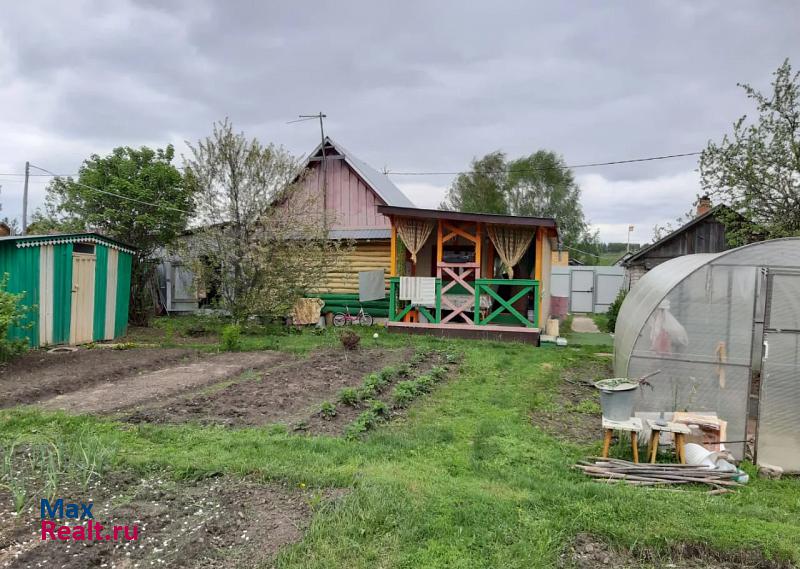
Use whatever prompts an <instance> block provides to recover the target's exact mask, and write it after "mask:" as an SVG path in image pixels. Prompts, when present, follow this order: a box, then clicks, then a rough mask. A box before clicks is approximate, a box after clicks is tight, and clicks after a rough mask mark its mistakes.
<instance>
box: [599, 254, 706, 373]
mask: <svg viewBox="0 0 800 569" xmlns="http://www.w3.org/2000/svg"><path fill="white" fill-rule="evenodd" d="M718 255H719V253H717V254H700V255H684V256H683V257H677V258H675V259H671V260H669V261H667V262H666V263H662V264H660V265H659V266H657V267H656V268H654V269H653V270H652V271H649V272H648V273H646V274H645V275H644V276H643V277H642V278H641V279H639V282H637V283H636V284H635V285H633V287H632V288H631V290H630V292H629V293H628V295H627V296H626V297H625V302H623V303H622V308H621V310H620V313H619V316H618V317H617V329H616V332H615V334H614V375H616V376H618V377H624V376H626V375H628V360H629V359H630V357H631V353H632V352H633V347H634V344H635V343H636V340H637V339H638V338H639V336H640V334H641V333H642V328H643V327H644V325H645V323H646V322H647V320H648V318H649V317H650V315H651V314H652V313H653V311H654V310H655V309H656V308H657V307H658V305H659V304H660V303H661V301H662V300H664V297H666V296H667V294H668V293H669V292H670V291H671V290H672V289H673V288H674V287H675V286H676V285H677V284H678V283H680V282H681V281H683V280H684V279H685V278H686V277H688V276H689V275H691V274H692V273H693V272H695V271H696V270H697V269H699V268H700V267H702V266H703V265H705V264H707V263H709V262H710V261H711V260H713V259H715V258H716V257H717V256H718Z"/></svg>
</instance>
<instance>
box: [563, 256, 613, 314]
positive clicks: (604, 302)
mask: <svg viewBox="0 0 800 569" xmlns="http://www.w3.org/2000/svg"><path fill="white" fill-rule="evenodd" d="M624 279H625V269H624V268H623V267H606V266H574V267H553V269H552V272H551V279H550V296H551V297H555V298H565V299H566V304H567V310H568V311H569V312H606V311H607V310H608V307H609V305H610V304H611V303H612V302H614V299H615V298H616V297H617V294H618V293H619V291H620V289H621V288H622V283H623V281H624Z"/></svg>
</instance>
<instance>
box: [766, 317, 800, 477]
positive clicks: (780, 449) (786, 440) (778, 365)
mask: <svg viewBox="0 0 800 569" xmlns="http://www.w3.org/2000/svg"><path fill="white" fill-rule="evenodd" d="M764 341H765V353H764V366H763V369H762V372H761V382H762V385H761V404H760V408H759V425H758V441H757V446H756V457H757V459H758V462H759V463H761V464H773V465H776V466H780V467H782V468H783V469H785V470H787V471H792V472H800V423H798V421H800V417H798V413H797V410H798V409H800V334H798V333H793V332H767V333H766V334H765V335H764Z"/></svg>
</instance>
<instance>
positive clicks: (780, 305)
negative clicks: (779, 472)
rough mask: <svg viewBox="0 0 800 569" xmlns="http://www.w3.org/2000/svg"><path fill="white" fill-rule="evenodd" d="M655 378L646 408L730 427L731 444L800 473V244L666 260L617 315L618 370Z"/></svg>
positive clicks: (792, 241) (642, 402) (641, 405)
mask: <svg viewBox="0 0 800 569" xmlns="http://www.w3.org/2000/svg"><path fill="white" fill-rule="evenodd" d="M655 370H661V373H659V374H657V375H656V376H654V377H652V378H651V379H649V380H648V381H649V383H650V384H651V385H652V389H650V388H647V387H643V388H642V389H640V390H639V395H638V398H639V399H638V401H637V407H636V409H637V412H643V413H647V412H651V413H660V412H665V414H666V416H667V418H669V416H670V414H671V413H672V412H676V411H689V412H696V413H708V414H715V415H716V416H717V417H719V418H720V419H722V420H724V421H726V422H727V430H726V434H725V437H724V438H725V439H726V448H728V450H730V451H732V452H733V454H734V455H736V456H737V457H739V458H741V457H742V456H743V455H744V452H745V444H752V445H753V450H754V453H755V458H756V460H757V461H758V462H759V463H761V464H771V465H776V466H781V467H783V468H784V469H786V470H788V471H800V238H788V239H776V240H772V241H764V242H761V243H754V244H751V245H746V246H743V247H739V248H737V249H732V250H729V251H725V252H723V253H716V254H699V255H685V256H682V257H678V258H675V259H672V260H670V261H667V262H665V263H662V264H661V265H659V266H657V267H656V268H654V269H653V270H651V271H650V272H648V273H647V274H646V275H645V276H644V277H643V278H642V279H641V280H640V281H639V282H638V283H636V285H635V286H634V287H633V288H632V289H631V291H630V293H629V294H628V296H627V298H626V299H625V302H624V303H623V305H622V308H621V310H620V314H619V317H618V319H617V328H616V335H615V340H614V371H615V374H616V375H617V376H618V377H640V376H643V375H645V374H647V373H649V372H652V371H655Z"/></svg>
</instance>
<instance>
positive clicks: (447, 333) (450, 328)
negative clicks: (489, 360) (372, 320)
mask: <svg viewBox="0 0 800 569" xmlns="http://www.w3.org/2000/svg"><path fill="white" fill-rule="evenodd" d="M386 326H387V328H388V331H389V332H400V333H404V334H430V335H433V336H439V337H441V338H467V339H476V340H493V341H498V342H525V343H527V344H533V345H534V346H538V345H539V336H540V334H541V330H540V329H539V328H526V327H523V326H492V325H491V324H487V325H485V326H475V325H474V324H466V323H464V324H451V323H447V324H431V323H423V322H419V323H418V322H388V323H387V324H386Z"/></svg>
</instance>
